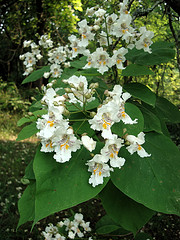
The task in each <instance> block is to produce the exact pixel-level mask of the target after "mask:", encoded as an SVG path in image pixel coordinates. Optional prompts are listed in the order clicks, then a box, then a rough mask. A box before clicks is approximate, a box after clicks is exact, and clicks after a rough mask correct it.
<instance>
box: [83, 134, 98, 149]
mask: <svg viewBox="0 0 180 240" xmlns="http://www.w3.org/2000/svg"><path fill="white" fill-rule="evenodd" d="M81 141H82V144H83V145H84V147H85V148H87V149H88V150H89V151H90V152H92V151H93V150H94V149H95V148H96V141H94V140H93V139H92V138H90V137H88V136H82V137H81Z"/></svg>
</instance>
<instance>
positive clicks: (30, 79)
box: [22, 66, 50, 84]
mask: <svg viewBox="0 0 180 240" xmlns="http://www.w3.org/2000/svg"><path fill="white" fill-rule="evenodd" d="M49 70H50V66H44V67H42V68H41V69H38V70H36V71H34V72H32V73H31V74H30V75H29V76H28V77H27V78H25V79H24V80H23V82H22V84H25V83H29V82H35V81H36V80H38V79H39V78H41V77H43V74H44V73H45V72H49Z"/></svg>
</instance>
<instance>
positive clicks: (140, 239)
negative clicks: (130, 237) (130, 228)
mask: <svg viewBox="0 0 180 240" xmlns="http://www.w3.org/2000/svg"><path fill="white" fill-rule="evenodd" d="M134 240H153V238H152V237H151V235H149V234H148V233H143V232H141V233H138V234H137V235H136V237H135V238H134Z"/></svg>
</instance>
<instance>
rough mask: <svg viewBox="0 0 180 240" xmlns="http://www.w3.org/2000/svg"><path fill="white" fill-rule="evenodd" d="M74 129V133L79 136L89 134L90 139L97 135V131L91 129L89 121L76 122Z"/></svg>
mask: <svg viewBox="0 0 180 240" xmlns="http://www.w3.org/2000/svg"><path fill="white" fill-rule="evenodd" d="M72 127H73V130H74V132H75V133H77V134H83V133H87V134H88V136H89V137H92V136H94V135H95V131H94V130H93V129H92V128H90V124H89V122H88V121H84V122H75V123H74V124H73V125H72Z"/></svg>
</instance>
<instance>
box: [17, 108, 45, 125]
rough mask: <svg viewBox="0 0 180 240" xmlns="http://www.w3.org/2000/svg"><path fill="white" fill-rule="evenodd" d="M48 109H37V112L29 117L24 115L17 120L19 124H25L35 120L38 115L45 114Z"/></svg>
mask: <svg viewBox="0 0 180 240" xmlns="http://www.w3.org/2000/svg"><path fill="white" fill-rule="evenodd" d="M46 113H47V110H46V109H42V110H37V111H35V112H33V116H30V117H29V118H27V117H23V118H21V119H20V120H19V121H18V122H17V126H18V127H20V126H22V125H23V124H25V123H27V122H33V121H35V120H36V118H37V116H38V115H40V116H42V115H43V114H46Z"/></svg>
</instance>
